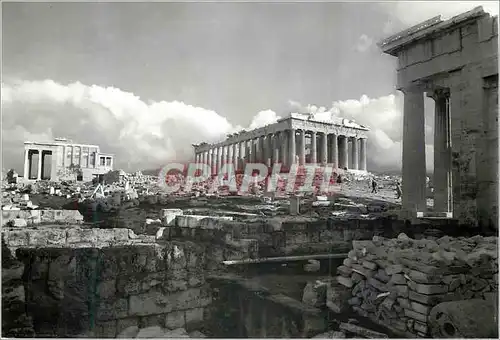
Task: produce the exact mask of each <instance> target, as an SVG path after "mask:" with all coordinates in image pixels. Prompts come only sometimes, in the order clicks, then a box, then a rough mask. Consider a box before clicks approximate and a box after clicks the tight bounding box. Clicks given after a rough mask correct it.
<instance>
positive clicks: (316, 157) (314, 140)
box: [309, 131, 318, 164]
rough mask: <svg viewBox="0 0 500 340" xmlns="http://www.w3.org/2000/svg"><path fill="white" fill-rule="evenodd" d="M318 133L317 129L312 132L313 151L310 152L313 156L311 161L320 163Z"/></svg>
mask: <svg viewBox="0 0 500 340" xmlns="http://www.w3.org/2000/svg"><path fill="white" fill-rule="evenodd" d="M317 137H318V136H317V134H316V131H312V132H311V152H310V153H309V154H310V155H311V157H310V158H309V162H310V163H312V164H316V163H318V148H317Z"/></svg>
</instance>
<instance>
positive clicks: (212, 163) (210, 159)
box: [207, 149, 214, 175]
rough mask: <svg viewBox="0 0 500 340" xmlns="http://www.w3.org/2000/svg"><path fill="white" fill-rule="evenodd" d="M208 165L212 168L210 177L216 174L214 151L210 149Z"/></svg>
mask: <svg viewBox="0 0 500 340" xmlns="http://www.w3.org/2000/svg"><path fill="white" fill-rule="evenodd" d="M207 164H208V167H209V168H210V175H212V174H213V173H214V158H213V149H209V150H208V151H207Z"/></svg>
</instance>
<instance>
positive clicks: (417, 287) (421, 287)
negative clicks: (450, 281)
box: [408, 281, 448, 295]
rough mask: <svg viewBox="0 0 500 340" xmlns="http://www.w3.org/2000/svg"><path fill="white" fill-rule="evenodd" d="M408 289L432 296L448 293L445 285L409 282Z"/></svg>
mask: <svg viewBox="0 0 500 340" xmlns="http://www.w3.org/2000/svg"><path fill="white" fill-rule="evenodd" d="M408 287H409V288H410V289H411V290H413V291H415V292H417V293H420V294H426V295H433V294H444V293H447V292H448V286H447V285H438V284H422V283H416V282H412V281H409V282H408Z"/></svg>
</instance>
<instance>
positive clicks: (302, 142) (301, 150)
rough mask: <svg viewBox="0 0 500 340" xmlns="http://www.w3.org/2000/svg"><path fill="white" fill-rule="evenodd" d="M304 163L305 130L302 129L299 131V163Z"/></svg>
mask: <svg viewBox="0 0 500 340" xmlns="http://www.w3.org/2000/svg"><path fill="white" fill-rule="evenodd" d="M305 163H306V132H305V131H304V130H300V131H299V164H300V165H304V164H305Z"/></svg>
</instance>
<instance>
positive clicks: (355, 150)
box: [351, 137, 359, 170]
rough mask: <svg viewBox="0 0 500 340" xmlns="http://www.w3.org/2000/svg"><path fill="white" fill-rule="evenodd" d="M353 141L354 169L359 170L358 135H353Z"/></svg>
mask: <svg viewBox="0 0 500 340" xmlns="http://www.w3.org/2000/svg"><path fill="white" fill-rule="evenodd" d="M351 141H352V169H353V170H358V165H359V154H358V139H357V138H356V137H352V138H351Z"/></svg>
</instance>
